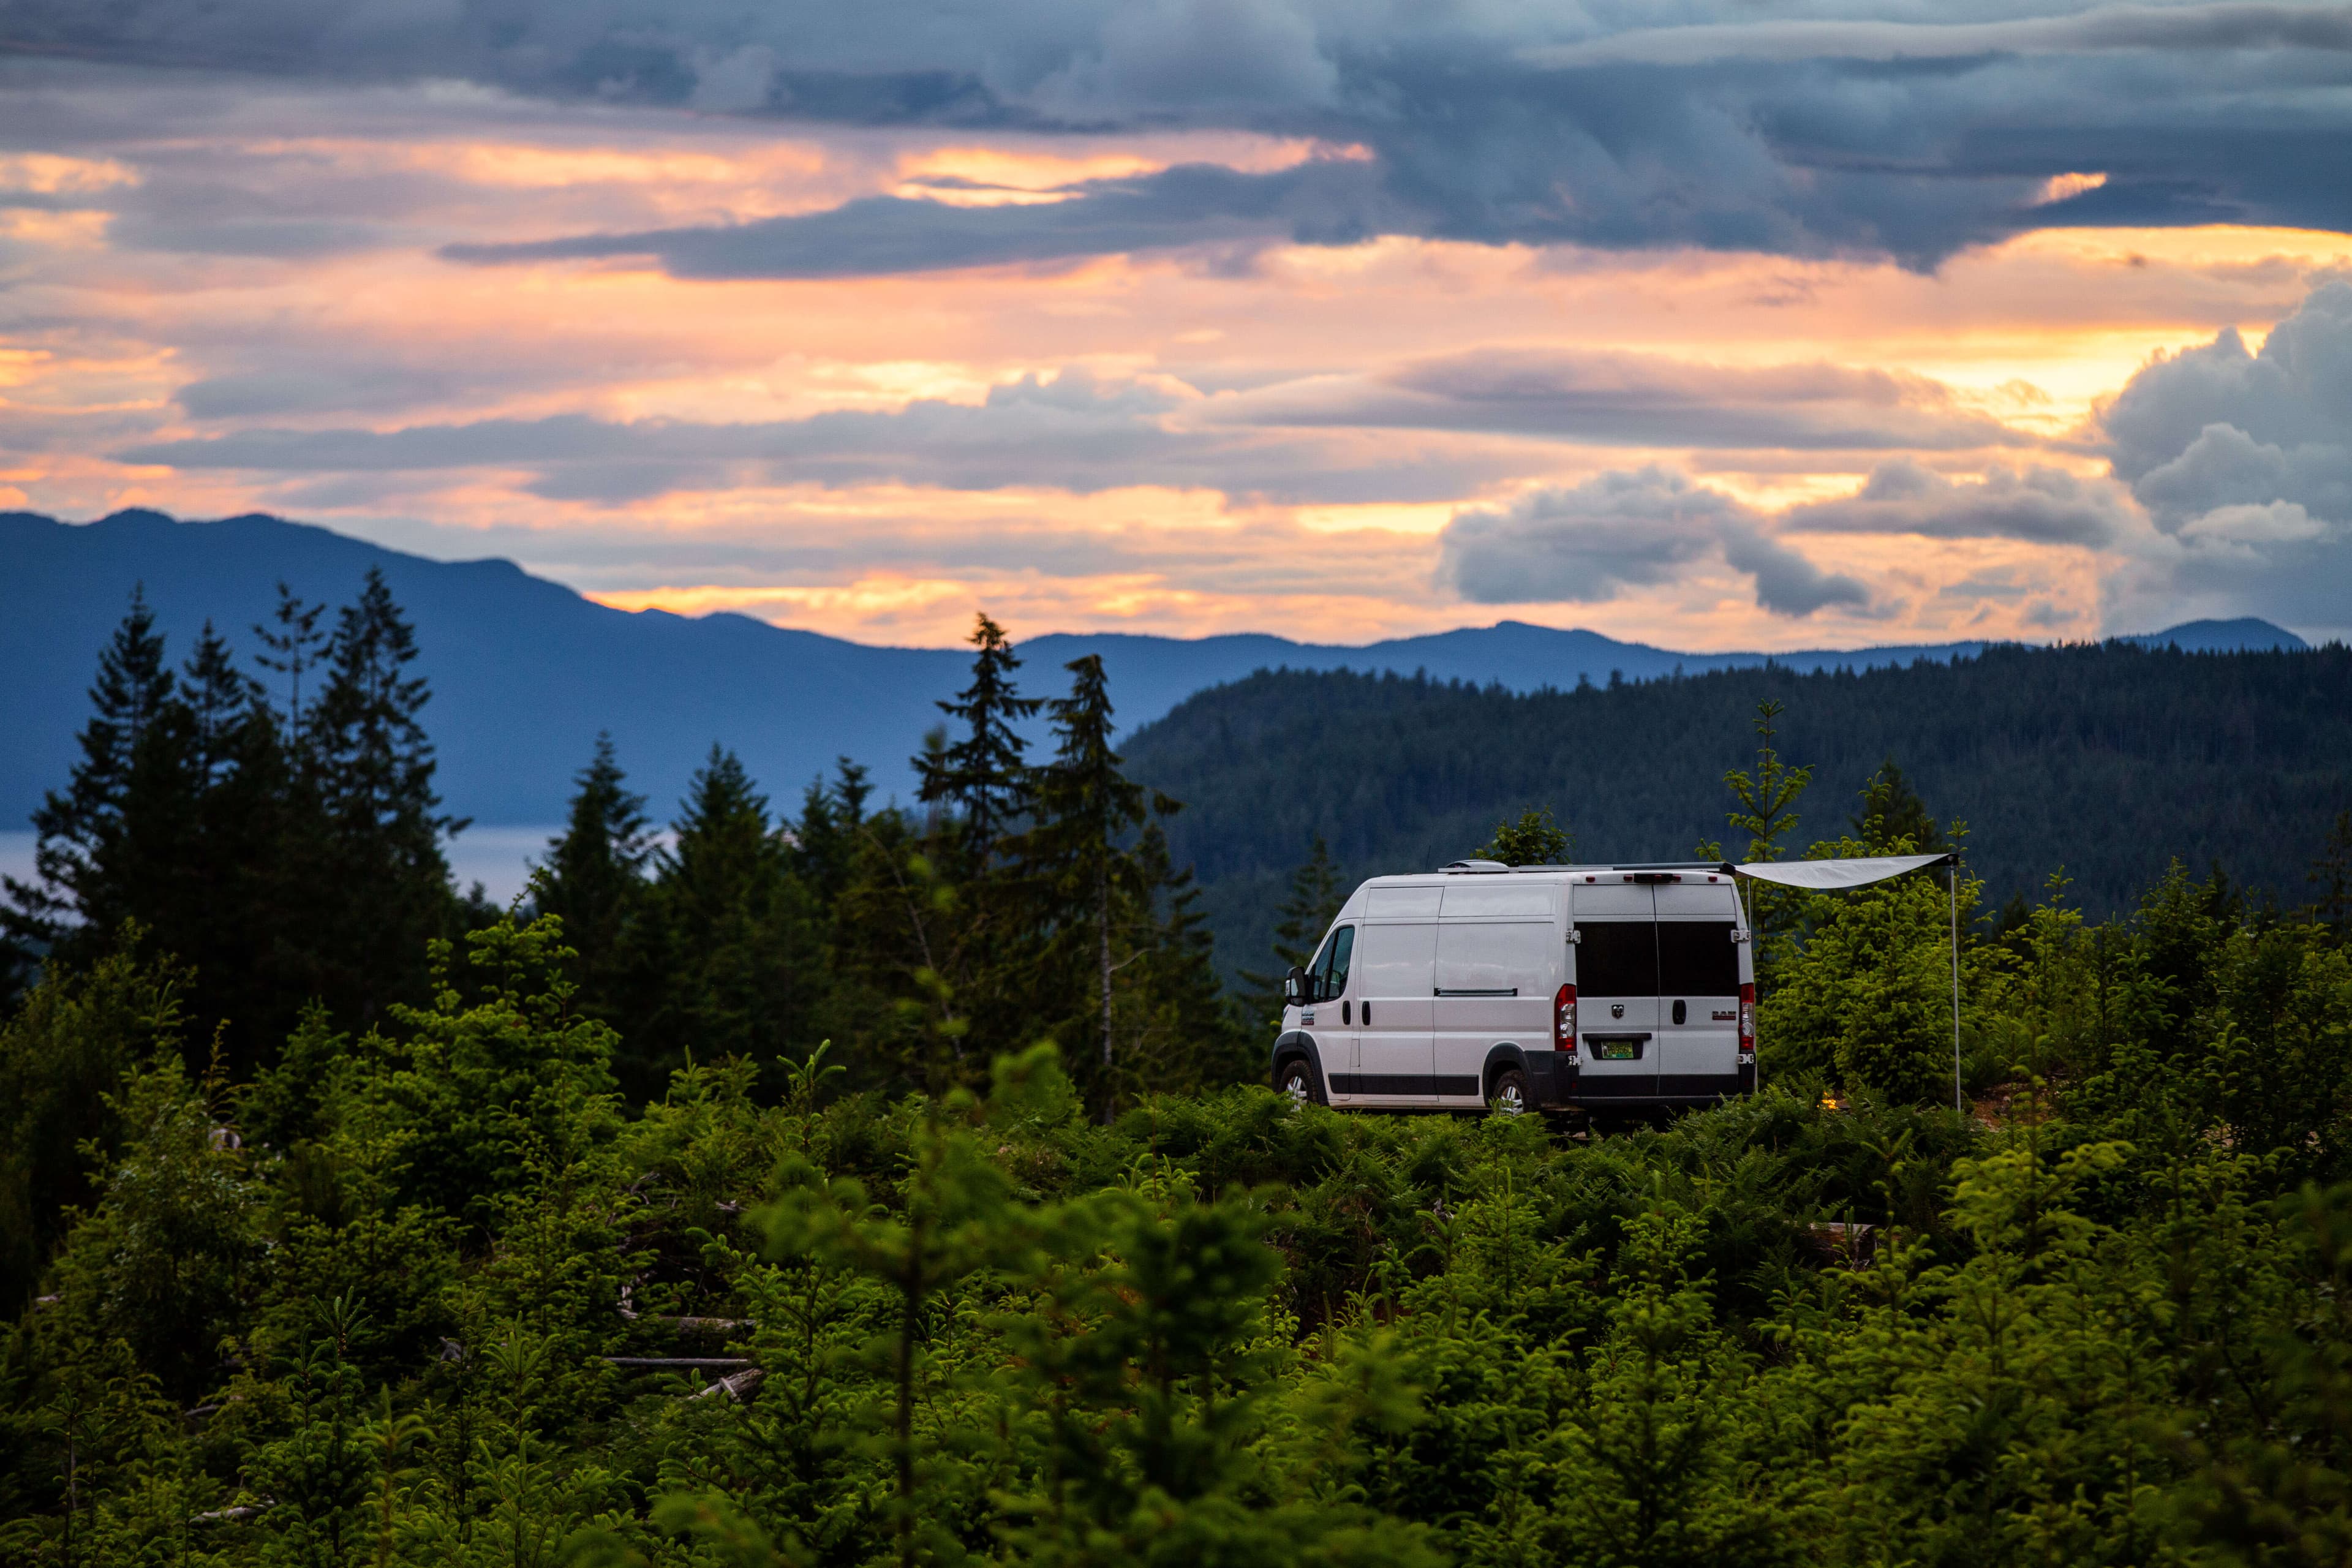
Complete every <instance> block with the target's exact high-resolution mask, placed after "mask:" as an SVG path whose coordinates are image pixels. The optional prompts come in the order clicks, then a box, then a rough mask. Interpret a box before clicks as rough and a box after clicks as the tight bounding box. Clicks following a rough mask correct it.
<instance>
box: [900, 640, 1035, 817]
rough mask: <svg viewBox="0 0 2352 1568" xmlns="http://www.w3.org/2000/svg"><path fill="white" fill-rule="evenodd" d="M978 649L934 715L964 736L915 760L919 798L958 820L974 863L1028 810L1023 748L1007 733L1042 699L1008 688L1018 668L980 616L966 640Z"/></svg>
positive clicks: (1009, 647)
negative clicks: (957, 724) (954, 722)
mask: <svg viewBox="0 0 2352 1568" xmlns="http://www.w3.org/2000/svg"><path fill="white" fill-rule="evenodd" d="M968 640H970V642H971V646H972V647H974V648H976V649H978V650H979V651H978V652H977V653H976V654H975V655H974V656H973V658H972V661H971V685H970V686H967V687H966V688H964V689H963V690H962V691H961V692H960V693H959V694H958V695H957V697H956V700H954V701H952V702H942V703H940V710H941V711H942V712H944V713H946V714H947V715H948V716H949V717H950V718H951V719H960V720H961V721H963V724H964V735H963V738H962V739H961V740H960V741H955V742H950V744H949V745H948V746H947V747H946V748H945V749H944V750H943V751H941V752H939V753H937V754H936V755H934V754H930V753H927V754H925V755H924V756H922V757H919V758H918V759H916V763H915V766H916V771H917V773H918V775H919V778H920V780H921V783H920V785H919V789H918V792H917V793H918V795H919V798H921V799H922V800H924V801H927V802H946V803H947V804H949V805H951V806H952V807H953V808H954V810H955V811H956V813H957V814H958V815H959V816H961V818H962V822H963V829H964V833H965V835H966V837H967V839H968V840H969V842H970V843H971V845H972V847H973V849H974V853H975V856H976V858H979V859H980V860H982V861H983V862H984V861H985V860H986V859H987V858H989V856H990V854H991V853H992V849H993V847H994V846H995V844H996V841H997V839H998V838H999V837H1001V836H1002V835H1003V832H1004V831H1005V828H1006V826H1007V825H1008V824H1010V823H1012V822H1013V821H1014V820H1016V819H1017V818H1019V817H1020V816H1022V815H1023V813H1024V811H1025V810H1026V809H1027V806H1028V805H1029V770H1028V766H1027V764H1026V763H1024V761H1023V760H1022V754H1023V752H1025V751H1026V750H1027V749H1028V742H1026V741H1025V740H1024V739H1023V738H1022V736H1021V732H1020V731H1018V730H1016V729H1014V728H1013V725H1014V724H1015V723H1016V722H1017V721H1020V720H1024V719H1028V718H1033V717H1034V716H1035V714H1036V712H1037V710H1038V708H1039V707H1040V706H1041V704H1042V699H1039V698H1034V697H1024V696H1022V695H1021V694H1020V693H1019V691H1017V690H1016V689H1014V687H1013V671H1014V670H1016V669H1018V668H1021V660H1020V659H1019V658H1017V657H1016V656H1015V655H1014V654H1013V644H1012V642H1011V641H1010V640H1009V639H1007V638H1006V637H1005V635H1004V628H1003V626H998V625H997V624H996V623H995V622H994V621H992V620H990V619H989V618H988V617H987V616H980V617H979V620H978V624H976V625H975V626H973V627H972V633H971V637H970V639H968Z"/></svg>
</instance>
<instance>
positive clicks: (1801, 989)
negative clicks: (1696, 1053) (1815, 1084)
mask: <svg viewBox="0 0 2352 1568" xmlns="http://www.w3.org/2000/svg"><path fill="white" fill-rule="evenodd" d="M1902 842H1903V843H1904V844H1905V845H1906V846H1907V844H1908V842H1909V841H1908V840H1904V841H1902ZM1870 849H1871V846H1868V845H1865V844H1864V843H1862V842H1860V841H1858V840H1854V839H1841V840H1834V841H1832V842H1829V843H1824V844H1820V845H1816V846H1815V847H1814V858H1821V857H1825V856H1826V857H1834V856H1841V855H1862V854H1866V853H1869V852H1870ZM1982 892H1983V884H1982V882H1980V881H1979V880H1978V879H1975V878H1972V877H1963V878H1962V879H1960V883H1959V889H1958V897H1959V921H1960V922H1961V924H1962V926H1963V928H1966V927H1967V926H1969V924H1971V923H1972V922H1973V920H1974V917H1975V910H1976V907H1977V901H1978V900H1979V897H1980V896H1981V894H1982ZM1754 894H1755V889H1750V898H1751V900H1754ZM1755 901H1760V900H1755ZM1782 907H1783V909H1784V910H1785V911H1786V918H1787V919H1789V920H1790V921H1791V922H1792V923H1793V926H1794V930H1793V931H1792V930H1791V928H1790V927H1783V928H1782V934H1783V936H1784V938H1788V939H1790V941H1791V942H1793V938H1794V936H1795V935H1796V934H1797V933H1799V932H1801V937H1802V945H1801V947H1797V946H1794V945H1789V946H1787V947H1785V948H1784V956H1782V957H1781V959H1780V963H1778V965H1777V966H1776V969H1775V973H1774V975H1773V980H1774V984H1771V985H1770V987H1769V989H1766V990H1765V992H1764V1001H1763V1005H1761V1007H1760V1008H1759V1012H1758V1017H1757V1038H1758V1042H1759V1043H1758V1053H1759V1058H1760V1060H1761V1063H1762V1066H1763V1069H1764V1071H1765V1072H1767V1073H1768V1074H1780V1073H1795V1074H1811V1075H1814V1076H1817V1077H1820V1078H1822V1079H1827V1080H1829V1081H1832V1082H1834V1083H1838V1084H1842V1085H1844V1086H1847V1087H1849V1088H1852V1089H1857V1090H1861V1091H1863V1092H1865V1093H1868V1094H1871V1095H1873V1096H1874V1097H1876V1098H1878V1099H1882V1100H1891V1101H1895V1102H1898V1103H1913V1104H1916V1103H1925V1102H1929V1101H1933V1100H1937V1099H1938V1098H1940V1099H1942V1100H1945V1101H1946V1102H1947V1103H1948V1102H1949V1100H1950V1099H1951V1092H1952V1089H1951V1086H1952V1070H1953V1059H1952V969H1951V962H1952V961H1951V942H1952V911H1951V904H1950V898H1949V895H1948V890H1947V889H1946V888H1945V886H1944V880H1943V879H1942V878H1941V877H1940V876H1937V875H1934V874H1933V873H1932V872H1927V873H1915V874H1913V875H1911V876H1908V877H1903V878H1898V879H1895V880H1894V881H1890V882H1879V883H1875V884H1873V885H1872V886H1870V887H1866V888H1861V889H1854V890H1853V891H1851V892H1838V893H1807V892H1798V891H1795V890H1790V896H1789V898H1788V900H1787V901H1786V903H1785V904H1784V905H1783V906H1782ZM2007 963H2008V955H2007V954H2006V953H2004V952H2002V951H2000V949H1998V948H1992V947H1988V946H1985V945H1982V944H1976V943H1971V944H1969V945H1968V946H1967V947H1965V948H1964V949H1963V951H1962V952H1961V955H1960V996H1961V1030H1962V1036H1963V1041H1962V1048H1963V1050H1965V1049H1966V1048H1967V1043H1968V1040H1969V1037H1972V1036H1976V1037H1980V1036H1981V1035H1982V1034H1983V1032H1984V1030H1985V1028H1986V1026H1987V1019H1988V1016H1989V1015H1990V1012H1991V1011H1992V1010H1993V1009H1994V1008H1996V1007H1997V1006H1998V1005H2000V1002H2001V1000H2002V997H2003V989H2002V988H2003V985H2004V983H2005V975H2006V973H2007ZM2000 1065H2001V1067H2002V1068H2008V1067H2009V1066H2011V1063H2009V1062H2003V1063H2001V1064H2000Z"/></svg>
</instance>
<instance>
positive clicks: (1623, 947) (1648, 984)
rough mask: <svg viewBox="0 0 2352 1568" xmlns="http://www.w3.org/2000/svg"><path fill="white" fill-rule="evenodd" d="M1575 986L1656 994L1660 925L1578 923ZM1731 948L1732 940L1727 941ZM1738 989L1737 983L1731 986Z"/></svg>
mask: <svg viewBox="0 0 2352 1568" xmlns="http://www.w3.org/2000/svg"><path fill="white" fill-rule="evenodd" d="M1576 929H1577V932H1578V937H1577V944H1576V989H1577V991H1578V992H1579V993H1580V994H1582V995H1586V996H1655V995H1656V994H1658V937H1657V931H1658V928H1657V927H1656V926H1655V925H1654V924H1653V923H1652V922H1650V921H1579V922H1578V923H1577V928H1576ZM1723 945H1724V950H1725V951H1726V952H1729V951H1730V949H1731V943H1730V942H1728V941H1727V942H1725V943H1724V944H1723ZM1732 989H1733V991H1734V992H1735V993H1736V992H1737V991H1738V986H1734V987H1732Z"/></svg>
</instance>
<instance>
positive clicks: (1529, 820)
mask: <svg viewBox="0 0 2352 1568" xmlns="http://www.w3.org/2000/svg"><path fill="white" fill-rule="evenodd" d="M1575 843H1576V840H1575V837H1574V836H1573V835H1572V834H1570V832H1569V830H1568V829H1567V828H1565V827H1562V826H1560V825H1559V823H1557V822H1554V821H1553V820H1552V816H1551V807H1549V806H1548V805H1547V806H1545V807H1543V808H1542V809H1541V810H1538V811H1524V812H1521V813H1520V814H1519V819H1518V820H1517V822H1498V823H1496V824H1495V834H1494V837H1491V838H1489V839H1488V840H1487V841H1486V844H1485V845H1483V846H1481V847H1480V848H1479V850H1478V855H1479V858H1482V859H1486V860H1500V861H1501V862H1502V863H1503V864H1504V865H1506V866H1559V865H1564V864H1566V863H1567V860H1568V858H1569V856H1570V854H1571V853H1572V852H1573V851H1574V847H1575Z"/></svg>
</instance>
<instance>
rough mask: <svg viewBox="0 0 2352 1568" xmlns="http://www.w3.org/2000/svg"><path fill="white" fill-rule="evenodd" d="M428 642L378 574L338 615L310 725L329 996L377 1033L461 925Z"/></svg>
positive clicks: (308, 777)
mask: <svg viewBox="0 0 2352 1568" xmlns="http://www.w3.org/2000/svg"><path fill="white" fill-rule="evenodd" d="M416 651H417V650H416V634H415V629H414V628H413V627H411V626H409V624H408V622H407V620H406V618H405V617H404V616H402V614H401V612H400V606H399V605H396V604H394V602H393V597H392V590H391V589H390V588H389V587H388V586H387V585H386V584H385V583H384V580H383V572H382V571H381V570H380V569H377V568H373V567H371V568H370V569H369V571H368V575H367V581H366V584H365V585H364V586H363V587H362V589H361V592H360V596H359V599H358V600H357V602H355V603H353V604H352V605H347V606H345V607H344V609H343V610H342V612H341V615H340V616H338V618H337V621H336V626H335V635H334V637H333V639H332V640H331V642H330V643H329V645H328V647H327V654H326V661H325V662H326V668H327V672H328V673H327V681H326V685H325V688H324V689H322V690H321V691H320V694H319V698H318V700H317V703H316V704H315V706H314V707H313V708H312V710H311V711H310V714H309V715H308V716H307V717H306V718H305V719H304V720H303V721H302V730H301V740H302V742H303V745H302V747H301V753H300V754H301V766H300V768H299V775H300V776H299V781H298V782H299V785H300V786H301V787H303V788H304V789H307V790H308V791H309V792H310V794H311V795H312V797H313V798H314V799H315V801H316V804H317V807H318V812H319V816H320V826H321V827H322V828H323V829H324V831H325V833H326V835H327V843H326V844H325V845H324V846H322V848H323V851H324V858H325V861H326V864H325V865H324V866H322V867H320V868H319V869H320V870H322V871H324V872H325V878H324V881H325V885H326V886H327V887H330V888H331V889H332V890H333V896H332V898H331V900H328V901H327V902H328V906H329V909H330V910H331V911H332V912H331V913H327V914H322V915H321V917H320V918H321V919H323V920H325V921H328V922H329V923H328V924H327V926H326V927H325V929H327V930H328V931H331V933H332V935H331V941H330V942H328V943H326V944H324V945H323V952H322V953H321V958H322V960H323V963H322V968H323V971H324V973H322V974H321V976H320V979H321V981H322V982H323V984H322V989H323V990H324V991H325V992H326V994H327V995H328V998H329V1000H330V1002H331V1004H335V1005H338V1010H339V1011H342V1010H348V1011H349V1013H350V1014H351V1015H352V1016H355V1017H356V1018H358V1019H359V1020H361V1021H362V1022H365V1021H369V1020H372V1019H373V1018H374V1017H375V1016H377V1015H378V1013H379V1012H380V1011H381V1009H382V1008H383V1007H384V1006H385V1005H388V1004H389V1003H391V1002H392V1001H394V1000H395V999H401V998H405V997H410V996H417V995H421V994H422V992H421V987H422V981H423V976H422V974H421V973H419V972H418V970H417V967H416V963H415V958H414V957H413V956H412V955H413V954H415V952H419V951H421V950H422V948H423V946H424V943H425V941H426V939H427V938H429V937H432V936H435V935H437V934H439V933H440V932H441V931H444V930H446V928H447V927H448V926H449V924H450V923H451V919H452V912H453V900H452V897H451V894H450V891H449V868H448V863H447V862H446V860H444V859H443V858H442V854H441V836H442V835H443V834H444V833H449V834H455V833H457V832H458V831H459V830H461V829H462V828H463V827H464V826H465V823H464V822H462V821H460V820H458V819H457V818H454V817H450V816H445V815H443V814H442V813H441V810H440V805H441V800H440V796H439V795H437V794H436V792H435V790H434V785H433V775H434V772H435V770H436V763H435V761H434V756H433V742H432V741H431V740H430V739H429V738H428V737H427V736H426V734H425V725H424V722H423V718H422V714H423V711H424V709H425V704H426V703H427V702H428V701H429V700H431V696H432V693H431V689H430V688H429V687H428V686H427V684H426V682H425V678H424V677H422V676H420V675H414V674H411V673H410V672H409V666H410V665H411V664H413V663H414V662H415V658H416Z"/></svg>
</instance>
